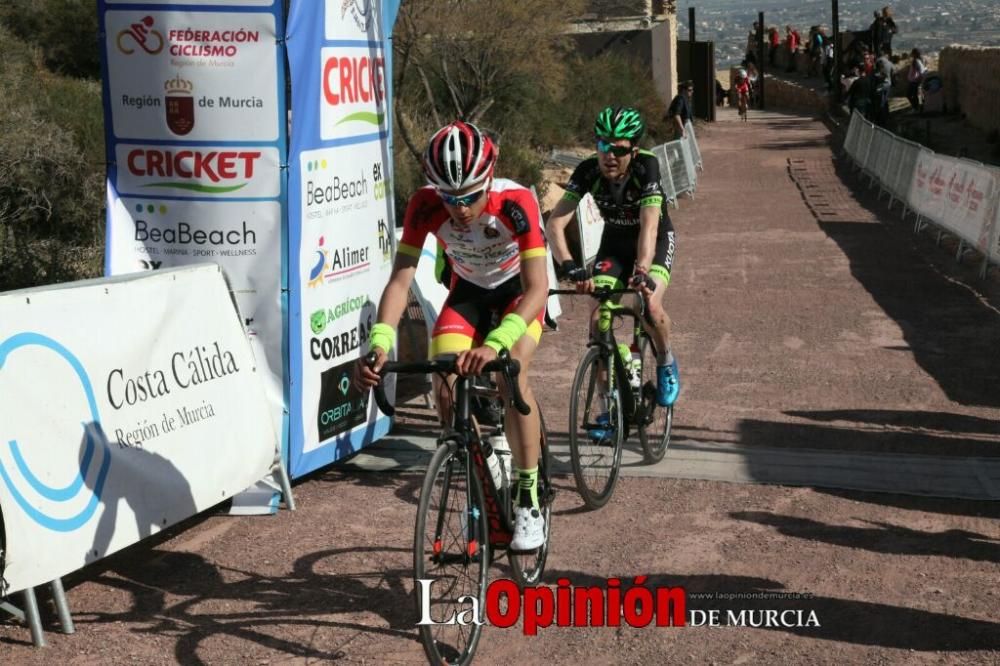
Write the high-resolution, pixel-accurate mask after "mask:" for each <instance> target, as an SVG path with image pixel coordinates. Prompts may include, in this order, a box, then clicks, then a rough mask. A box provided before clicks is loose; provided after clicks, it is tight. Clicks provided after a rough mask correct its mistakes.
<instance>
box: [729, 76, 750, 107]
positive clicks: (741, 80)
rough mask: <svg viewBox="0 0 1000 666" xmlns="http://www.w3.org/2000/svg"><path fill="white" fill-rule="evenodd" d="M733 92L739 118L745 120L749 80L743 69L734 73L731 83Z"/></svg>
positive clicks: (748, 96) (748, 101)
mask: <svg viewBox="0 0 1000 666" xmlns="http://www.w3.org/2000/svg"><path fill="white" fill-rule="evenodd" d="M733 92H735V93H736V103H737V108H738V109H739V111H740V118H742V119H743V120H746V118H747V107H748V106H749V105H750V78H749V77H748V76H747V71H746V70H745V69H742V68H741V69H739V70H737V71H736V78H735V79H734V81H733Z"/></svg>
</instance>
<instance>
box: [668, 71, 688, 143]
mask: <svg viewBox="0 0 1000 666" xmlns="http://www.w3.org/2000/svg"><path fill="white" fill-rule="evenodd" d="M693 97H694V82H693V81H682V82H681V84H680V85H679V86H677V96H676V97H674V99H673V101H672V102H670V108H668V109H667V115H666V119H667V120H668V121H670V126H671V127H672V128H673V130H674V138H675V139H683V138H684V126H685V125H687V123H688V121H690V120H691V119H692V114H691V100H692V98H693Z"/></svg>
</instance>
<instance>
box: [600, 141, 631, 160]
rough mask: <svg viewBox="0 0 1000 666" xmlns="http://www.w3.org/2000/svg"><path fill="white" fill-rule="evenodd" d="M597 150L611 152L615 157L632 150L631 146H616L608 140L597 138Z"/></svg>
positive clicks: (624, 154) (623, 155) (622, 155)
mask: <svg viewBox="0 0 1000 666" xmlns="http://www.w3.org/2000/svg"><path fill="white" fill-rule="evenodd" d="M597 150H598V151H599V152H602V153H611V154H612V155H614V156H615V157H625V156H626V155H628V154H629V153H631V152H632V146H616V145H615V144H613V143H611V142H610V141H606V140H604V139H598V140H597Z"/></svg>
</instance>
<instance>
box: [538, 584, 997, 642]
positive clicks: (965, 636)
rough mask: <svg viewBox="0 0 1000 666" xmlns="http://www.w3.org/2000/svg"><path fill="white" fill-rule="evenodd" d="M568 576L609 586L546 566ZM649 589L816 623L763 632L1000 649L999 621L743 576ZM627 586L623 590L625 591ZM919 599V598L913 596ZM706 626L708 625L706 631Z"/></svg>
mask: <svg viewBox="0 0 1000 666" xmlns="http://www.w3.org/2000/svg"><path fill="white" fill-rule="evenodd" d="M559 578H566V579H568V580H569V581H570V582H571V583H572V585H573V586H574V587H576V586H597V587H601V588H607V587H608V581H607V580H606V579H603V578H597V577H594V576H592V575H590V574H587V573H584V572H580V571H549V572H546V579H548V580H550V581H556V580H558V579H559ZM620 580H621V581H622V588H623V590H626V588H628V587H629V586H631V583H632V580H631V577H625V576H623V577H621V579H620ZM645 585H646V586H647V587H649V588H654V587H676V586H680V587H683V588H684V589H685V591H686V593H687V596H688V600H687V607H688V609H689V610H691V609H696V610H709V609H719V610H721V616H722V618H725V617H726V615H727V611H733V612H734V613H736V614H739V612H740V611H743V610H748V611H750V610H752V611H759V610H767V609H775V610H778V611H779V612H780V611H785V610H791V611H801V613H802V616H803V617H807V616H808V614H809V612H810V611H812V612H814V613H815V614H816V618H817V620H818V621H819V623H820V626H818V627H815V626H804V627H784V626H774V627H760V629H761V630H764V631H781V632H785V633H788V634H792V635H796V636H807V637H811V638H818V639H822V640H829V641H837V642H842V643H847V644H854V645H868V646H877V647H887V648H897V649H910V650H920V651H931V650H934V651H942V652H944V651H948V652H953V651H965V650H997V649H1000V624H997V623H995V622H988V621H984V620H975V619H970V618H964V617H958V616H956V615H947V614H944V613H934V612H931V611H925V610H920V609H916V608H904V607H900V606H891V605H888V604H879V603H871V602H867V601H856V600H852V599H840V598H835V597H823V596H812V597H811V598H805V599H802V598H790V597H792V596H802V595H795V593H797V592H801V591H800V590H786V589H785V588H784V586H783V585H782V584H781V583H780V582H778V581H774V580H769V579H766V578H752V577H746V576H726V575H695V576H677V575H670V574H653V575H650V576H649V577H648V579H647V581H646V582H645ZM626 591H627V590H626ZM782 592H785V593H791V594H790V595H789V597H785V598H777V599H732V598H728V597H729V596H731V595H737V594H744V595H745V594H747V593H782ZM918 598H919V597H918ZM709 631H710V630H709Z"/></svg>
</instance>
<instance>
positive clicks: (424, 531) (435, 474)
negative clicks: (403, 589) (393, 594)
mask: <svg viewBox="0 0 1000 666" xmlns="http://www.w3.org/2000/svg"><path fill="white" fill-rule="evenodd" d="M466 455H467V454H466V453H465V452H464V451H461V450H457V449H456V448H455V445H453V444H448V445H444V446H441V447H440V448H439V449H438V450H437V451H436V452H435V454H434V456H433V458H432V459H431V463H430V465H428V469H427V476H426V477H425V479H424V484H423V488H422V490H421V495H420V504H419V506H418V509H417V524H416V533H415V538H414V546H415V548H414V578H415V579H416V580H417V581H430V583H429V590H428V588H427V587H424V586H421V584H420V583H419V582H418V583H415V585H416V588H417V589H416V593H415V597H416V601H417V610H418V614H419V615H418V616H419V617H422V616H423V615H424V613H425V611H426V612H429V615H430V619H431V620H433V621H434V622H443V621H446V620H448V619H450V618H452V617H454V616H455V615H456V614H459V613H462V612H467V611H468V610H469V609H470V607H471V606H470V603H469V600H468V598H469V597H471V598H473V599H477V600H478V601H479V605H480V608H481V607H482V602H483V600H484V597H485V589H486V575H487V568H488V564H487V562H488V557H489V552H488V551H489V545H488V543H485V541H486V540H484V539H481V538H480V535H484V534H485V533H486V524H485V514H484V513H483V510H482V507H483V506H484V504H485V502H484V501H483V499H482V491H481V488H480V486H479V484H478V483H477V482H475V480H472V479H470V478H469V475H468V467H467V461H466V458H465V456H466ZM427 584H428V583H426V582H425V583H424V585H425V586H426V585H427ZM424 591H428V595H427V597H428V598H427V599H422V594H423V593H424ZM480 630H481V627H476V626H475V625H472V626H469V627H465V626H462V625H461V624H457V623H456V624H434V625H421V627H420V637H421V641H422V642H423V644H424V649H425V651H426V652H427V655H428V657H429V658H430V659H431V661H432V662H436V663H441V662H448V663H468V661H469V660H471V658H472V655H473V654H474V652H475V647H476V643H477V642H478V639H479V633H480Z"/></svg>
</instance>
